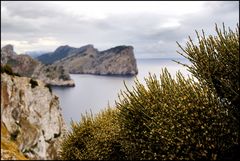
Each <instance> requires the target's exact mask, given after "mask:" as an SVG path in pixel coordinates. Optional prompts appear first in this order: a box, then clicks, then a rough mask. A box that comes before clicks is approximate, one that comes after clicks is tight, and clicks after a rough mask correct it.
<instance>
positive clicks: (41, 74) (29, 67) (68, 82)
mask: <svg viewBox="0 0 240 161" xmlns="http://www.w3.org/2000/svg"><path fill="white" fill-rule="evenodd" d="M4 64H8V65H10V66H11V68H12V69H13V72H15V73H18V74H20V75H21V76H26V77H33V78H36V79H40V80H42V81H44V82H45V83H47V84H51V85H58V86H74V81H73V80H72V79H71V78H70V75H69V73H68V72H66V71H65V69H64V67H63V66H62V65H61V64H60V65H51V66H46V65H44V64H42V63H41V62H39V61H37V60H34V59H33V58H31V57H30V56H28V55H24V54H21V55H17V54H16V53H15V52H14V50H13V46H12V45H7V46H4V47H3V48H2V49H1V65H4Z"/></svg>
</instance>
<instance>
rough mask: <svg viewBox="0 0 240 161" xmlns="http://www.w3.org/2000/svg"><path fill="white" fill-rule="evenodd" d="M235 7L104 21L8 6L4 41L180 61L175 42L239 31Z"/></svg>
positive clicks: (215, 5)
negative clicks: (126, 51) (116, 49)
mask: <svg viewBox="0 0 240 161" xmlns="http://www.w3.org/2000/svg"><path fill="white" fill-rule="evenodd" d="M236 4H237V3H236V2H220V3H219V2H206V4H205V6H204V10H203V12H201V13H195V14H188V15H184V16H181V17H180V16H178V17H169V16H166V13H164V14H160V13H142V14H131V15H129V14H127V13H126V14H125V15H115V14H112V15H108V16H107V17H106V18H105V19H84V17H81V16H76V15H71V14H69V13H65V12H64V11H62V12H60V8H58V7H57V6H50V5H48V3H46V4H45V3H43V2H42V3H22V2H18V3H11V2H8V3H5V4H4V6H5V7H6V8H7V10H8V11H9V13H11V14H10V16H9V15H5V17H2V22H1V28H2V39H15V40H25V41H28V42H29V43H34V42H36V40H37V39H38V38H41V37H53V38H55V39H56V40H59V42H61V43H62V44H59V45H64V44H69V45H71V46H76V47H80V46H82V45H85V44H94V45H95V46H96V47H97V48H99V50H104V49H107V48H110V47H113V46H117V45H124V44H126V45H133V46H134V48H135V53H136V56H137V57H138V54H139V55H140V54H152V55H158V56H159V57H161V56H169V57H170V56H173V57H177V56H178V54H177V53H176V50H178V48H177V45H176V41H178V42H180V43H182V42H184V39H186V38H187V37H188V35H190V36H192V37H195V33H194V31H195V29H196V30H201V29H204V30H206V31H207V32H208V33H212V32H213V31H214V23H218V24H221V23H222V22H225V24H226V25H227V26H230V27H232V28H235V26H236V23H237V22H238V12H239V11H238V9H239V7H238V6H237V7H236ZM24 6H25V7H24ZM7 16H8V17H7ZM172 18H175V19H177V20H179V23H180V26H176V27H173V28H163V27H161V25H162V24H164V23H165V22H167V21H168V20H169V19H172ZM159 42H161V43H159ZM52 48H53V50H54V49H55V48H57V46H54V47H52Z"/></svg>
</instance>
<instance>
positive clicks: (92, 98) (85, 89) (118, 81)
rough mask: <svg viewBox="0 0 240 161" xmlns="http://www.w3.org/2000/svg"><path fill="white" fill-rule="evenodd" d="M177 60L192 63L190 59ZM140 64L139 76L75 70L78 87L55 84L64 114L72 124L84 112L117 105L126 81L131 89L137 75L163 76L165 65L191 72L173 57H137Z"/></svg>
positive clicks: (174, 72)
mask: <svg viewBox="0 0 240 161" xmlns="http://www.w3.org/2000/svg"><path fill="white" fill-rule="evenodd" d="M174 60H178V61H180V62H183V63H189V62H188V61H187V60H186V59H174ZM137 66H138V72H139V73H138V75H137V76H136V77H119V76H99V75H87V74H71V78H72V79H73V80H74V81H75V85H76V86H75V87H52V89H53V92H54V93H55V94H56V95H57V96H58V97H59V100H60V106H61V108H62V112H63V117H64V119H65V121H66V123H67V125H68V127H70V121H71V120H73V121H79V120H80V118H81V114H85V113H86V112H88V113H90V112H92V114H93V115H94V114H96V113H98V112H100V111H101V110H103V109H105V108H106V107H108V105H110V106H111V107H114V105H115V100H116V101H118V94H119V92H120V90H125V87H124V83H123V81H125V83H126V85H127V86H128V88H129V89H131V88H132V86H133V85H134V80H135V79H136V78H137V79H138V80H139V81H140V82H141V83H144V77H147V76H148V75H149V72H150V73H151V74H156V75H157V76H159V75H160V73H161V70H162V68H164V67H166V68H167V69H168V71H169V72H170V73H171V75H175V74H176V72H177V71H178V70H179V71H181V72H182V73H183V75H184V76H187V75H188V74H189V72H188V71H187V70H186V68H185V67H183V66H182V65H179V64H177V63H175V62H173V61H172V60H171V59H137ZM158 78H159V77H158Z"/></svg>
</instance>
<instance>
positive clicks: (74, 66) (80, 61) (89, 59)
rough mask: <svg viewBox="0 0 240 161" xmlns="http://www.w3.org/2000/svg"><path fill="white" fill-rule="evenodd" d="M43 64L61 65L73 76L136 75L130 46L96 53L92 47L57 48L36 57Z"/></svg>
mask: <svg viewBox="0 0 240 161" xmlns="http://www.w3.org/2000/svg"><path fill="white" fill-rule="evenodd" d="M37 59H38V60H39V61H41V62H42V63H44V64H57V65H63V66H64V67H65V68H66V69H67V70H69V72H70V73H73V74H99V75H136V74H137V73H138V69H137V63H136V59H135V56H134V52H133V47H132V46H124V45H123V46H117V47H114V48H111V49H108V50H105V51H98V50H97V49H96V48H94V46H93V45H86V46H83V47H80V48H73V47H70V46H68V45H66V46H60V47H58V48H57V49H56V50H55V51H54V52H52V53H47V54H43V55H41V56H39V57H37Z"/></svg>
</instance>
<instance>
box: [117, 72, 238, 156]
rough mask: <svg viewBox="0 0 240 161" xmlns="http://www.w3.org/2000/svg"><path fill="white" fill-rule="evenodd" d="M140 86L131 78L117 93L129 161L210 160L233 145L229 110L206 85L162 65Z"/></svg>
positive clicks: (119, 116)
mask: <svg viewBox="0 0 240 161" xmlns="http://www.w3.org/2000/svg"><path fill="white" fill-rule="evenodd" d="M145 80H146V87H145V86H144V85H143V84H140V83H139V82H136V85H135V88H134V90H133V91H129V90H128V91H127V92H123V93H122V95H121V96H122V99H121V100H120V102H119V103H118V104H117V108H118V109H119V110H120V112H119V115H118V119H119V123H120V129H121V131H120V134H119V135H120V136H121V137H122V138H123V139H122V141H123V142H122V146H123V147H125V151H126V152H128V153H127V154H126V156H127V158H128V159H130V160H132V159H133V160H141V159H144V160H182V159H184V160H189V159H191V160H195V159H210V160H215V159H217V158H219V157H220V155H221V154H222V152H224V151H225V150H227V149H228V148H229V147H230V146H232V145H233V144H234V143H237V138H238V133H237V131H238V130H239V129H238V128H235V127H236V124H235V123H233V122H232V121H231V119H232V117H231V113H229V109H228V108H227V107H226V106H223V105H222V104H221V103H220V102H219V101H218V99H217V98H216V96H215V95H214V94H213V93H212V92H211V90H210V89H209V88H208V87H207V86H203V85H200V84H199V83H197V82H195V81H194V80H193V79H190V78H189V79H185V78H184V77H183V76H182V74H181V73H178V74H177V75H176V80H174V79H172V78H171V76H170V74H169V73H168V72H167V70H166V69H165V70H164V71H163V74H162V75H161V76H160V80H157V78H156V76H150V77H149V78H148V79H145Z"/></svg>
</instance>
